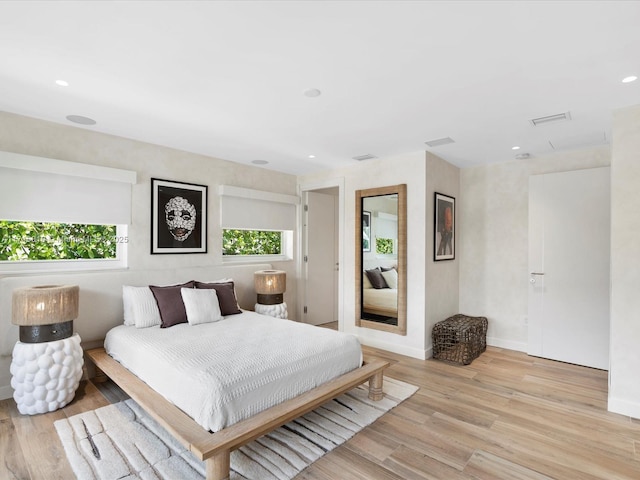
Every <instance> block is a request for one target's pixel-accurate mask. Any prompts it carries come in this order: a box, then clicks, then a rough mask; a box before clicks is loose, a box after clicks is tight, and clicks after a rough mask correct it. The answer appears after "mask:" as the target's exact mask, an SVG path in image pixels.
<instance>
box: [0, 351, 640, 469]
mask: <svg viewBox="0 0 640 480" xmlns="http://www.w3.org/2000/svg"><path fill="white" fill-rule="evenodd" d="M365 350H366V351H367V353H371V354H374V355H376V356H380V357H382V358H385V359H387V360H389V361H390V362H391V363H392V366H391V367H390V368H389V369H388V371H387V375H388V376H390V377H393V378H397V379H400V380H404V381H406V382H410V383H413V384H415V385H418V386H420V390H419V391H418V392H417V393H416V394H415V395H414V396H413V397H411V398H410V399H409V400H407V401H405V402H403V403H402V404H401V405H399V406H398V407H396V408H395V409H394V410H392V411H391V412H389V413H388V414H386V415H384V416H383V417H381V418H380V419H379V420H378V421H376V422H375V423H374V424H373V425H371V426H369V427H368V428H365V429H364V430H363V431H362V432H360V433H359V434H357V435H356V436H355V437H354V438H352V439H351V440H350V441H348V442H347V443H345V444H344V445H343V446H341V447H339V448H337V449H336V450H334V451H333V452H331V453H329V454H327V455H325V456H324V457H323V458H321V459H320V460H319V461H317V462H315V463H314V464H313V465H311V466H310V467H309V468H308V469H306V470H305V471H303V472H302V473H301V474H300V475H299V476H298V479H314V480H320V479H322V480H336V479H339V480H350V479H358V480H364V479H367V480H369V479H386V480H392V479H444V480H458V479H509V480H511V479H515V480H521V479H546V478H554V479H567V480H578V479H579V480H589V479H606V480H611V479H640V421H637V420H633V419H630V418H629V417H624V416H622V415H616V414H612V413H608V412H607V411H606V404H607V374H606V372H603V371H600V370H594V369H589V368H584V367H578V366H575V365H567V364H563V363H558V362H553V361H549V360H543V359H538V358H534V357H529V356H527V355H526V354H524V353H519V352H513V351H509V350H502V349H499V348H492V347H489V348H488V350H487V352H485V353H484V354H482V355H481V356H480V358H478V359H476V360H474V362H473V363H472V364H471V365H469V366H466V367H463V366H458V365H453V364H448V363H444V362H439V361H435V360H427V361H420V360H415V359H411V358H407V357H403V356H400V355H395V354H389V353H386V352H381V351H378V350H374V349H371V348H365ZM121 398H123V395H122V393H121V392H120V391H119V389H118V388H117V387H115V386H114V385H113V384H111V383H110V382H107V383H106V384H103V386H100V388H96V386H94V385H93V384H92V383H91V382H83V383H82V384H81V386H80V389H79V390H78V394H77V396H76V399H75V400H74V401H73V402H72V403H71V404H70V405H68V406H67V407H65V408H64V409H62V410H59V411H57V412H52V413H48V414H45V415H36V416H21V415H19V414H18V412H17V410H16V407H15V404H14V402H13V401H12V400H5V401H2V402H0V479H2V480H4V479H33V480H36V479H38V480H40V479H42V480H45V479H46V480H52V479H62V480H68V479H72V478H73V474H72V472H71V470H70V467H69V465H68V464H67V461H66V459H65V455H64V452H63V450H62V446H61V445H60V443H59V441H58V438H57V435H56V433H55V430H54V428H53V422H54V421H55V420H57V419H59V418H63V417H65V416H71V415H75V414H76V413H80V412H83V411H86V410H90V409H94V408H97V407H100V406H102V405H106V404H108V403H110V402H115V401H118V400H119V399H121ZM176 480H178V479H176Z"/></svg>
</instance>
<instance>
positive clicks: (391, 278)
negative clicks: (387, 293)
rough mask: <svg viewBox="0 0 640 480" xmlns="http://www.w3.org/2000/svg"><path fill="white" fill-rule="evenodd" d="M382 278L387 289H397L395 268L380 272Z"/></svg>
mask: <svg viewBox="0 0 640 480" xmlns="http://www.w3.org/2000/svg"><path fill="white" fill-rule="evenodd" d="M382 277H383V278H384V281H385V282H387V285H389V288H393V289H395V290H397V289H398V272H396V270H395V268H392V269H391V270H387V271H386V272H382Z"/></svg>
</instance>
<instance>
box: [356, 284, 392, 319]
mask: <svg viewBox="0 0 640 480" xmlns="http://www.w3.org/2000/svg"><path fill="white" fill-rule="evenodd" d="M362 311H363V312H364V313H371V314H373V315H381V316H384V317H397V316H398V289H397V288H363V289H362Z"/></svg>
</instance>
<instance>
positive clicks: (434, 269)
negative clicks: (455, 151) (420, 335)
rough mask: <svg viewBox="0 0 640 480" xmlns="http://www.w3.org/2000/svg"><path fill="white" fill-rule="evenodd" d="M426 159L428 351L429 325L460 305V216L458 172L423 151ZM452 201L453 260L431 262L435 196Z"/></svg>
mask: <svg viewBox="0 0 640 480" xmlns="http://www.w3.org/2000/svg"><path fill="white" fill-rule="evenodd" d="M425 160H426V166H427V168H426V172H425V175H426V189H425V195H426V198H425V205H426V222H425V229H426V232H425V235H426V242H425V243H426V246H425V248H426V254H425V272H426V273H425V291H424V298H425V303H426V305H425V322H426V325H425V345H426V346H428V348H429V349H430V348H431V343H432V342H431V330H432V328H433V325H435V324H436V323H437V322H439V321H441V320H444V319H445V318H447V317H449V316H451V315H454V314H456V313H458V310H459V308H460V307H459V303H460V266H459V255H460V250H459V247H458V246H459V244H460V243H459V238H460V235H461V225H460V215H459V214H458V211H457V209H458V208H459V206H460V169H459V168H458V167H456V166H455V165H452V164H450V163H448V162H446V161H445V160H443V159H441V158H440V157H437V156H436V155H434V154H432V153H430V152H425ZM436 192H437V193H442V194H445V195H448V196H450V197H453V198H455V199H456V204H455V208H454V212H455V213H454V248H455V251H454V257H455V258H454V259H453V260H441V261H435V260H434V249H435V233H434V229H435V227H434V221H435V218H434V217H435V214H434V209H435V200H434V198H435V193H436Z"/></svg>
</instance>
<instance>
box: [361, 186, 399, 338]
mask: <svg viewBox="0 0 640 480" xmlns="http://www.w3.org/2000/svg"><path fill="white" fill-rule="evenodd" d="M393 194H397V195H398V262H397V263H398V324H397V325H388V324H386V323H380V322H375V321H372V320H365V319H363V318H361V317H362V274H363V270H362V199H363V198H367V197H378V196H381V195H393ZM355 227H356V228H355V231H356V235H355V246H356V262H355V263H356V275H355V284H356V302H355V307H356V326H357V327H364V328H371V329H373V330H383V331H385V332H391V333H396V334H398V335H406V334H407V185H406V184H404V183H403V184H400V185H391V186H389V187H379V188H368V189H365V190H356V225H355Z"/></svg>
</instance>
